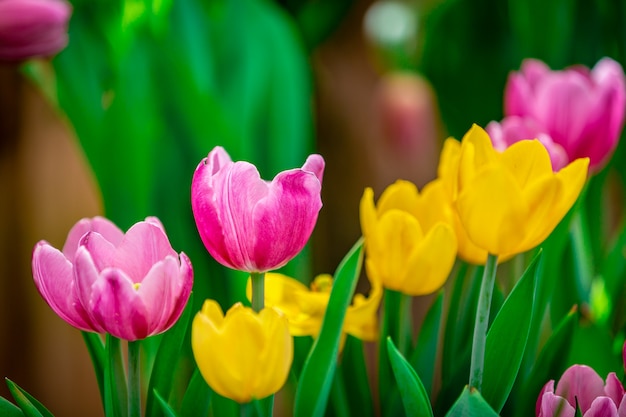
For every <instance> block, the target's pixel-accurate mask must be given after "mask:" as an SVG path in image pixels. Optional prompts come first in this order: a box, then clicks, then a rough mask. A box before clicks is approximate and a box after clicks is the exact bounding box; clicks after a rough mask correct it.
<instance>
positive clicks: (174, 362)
mask: <svg viewBox="0 0 626 417" xmlns="http://www.w3.org/2000/svg"><path fill="white" fill-rule="evenodd" d="M192 310H193V293H192V294H191V295H190V297H189V300H188V301H187V306H186V307H185V310H184V311H183V313H182V314H181V316H180V318H179V319H178V322H177V323H176V324H175V325H174V326H173V327H172V328H171V329H170V330H169V331H167V332H166V333H165V334H164V335H163V338H162V339H161V345H160V346H159V350H158V351H157V354H156V358H155V360H154V366H153V367H152V373H151V374H150V383H149V385H148V398H147V400H146V414H145V415H146V416H148V417H154V416H158V415H161V413H159V411H158V410H159V408H158V407H155V406H154V398H153V395H155V394H156V393H159V395H161V396H163V395H165V396H166V398H169V394H170V391H171V390H172V384H173V382H174V378H173V377H172V375H174V374H175V373H176V370H177V368H178V364H179V359H180V351H181V348H182V346H183V341H184V340H185V334H186V333H187V326H188V325H189V320H190V318H191V311H192ZM151 394H152V395H151Z"/></svg>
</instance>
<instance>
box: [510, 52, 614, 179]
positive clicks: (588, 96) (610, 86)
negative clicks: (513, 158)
mask: <svg viewBox="0 0 626 417" xmlns="http://www.w3.org/2000/svg"><path fill="white" fill-rule="evenodd" d="M504 101H505V103H504V110H505V115H506V116H521V117H524V118H531V119H533V120H535V122H537V124H538V125H539V126H540V128H541V129H542V130H543V131H545V132H546V133H547V134H548V135H549V136H550V137H551V138H552V140H553V141H554V142H555V143H557V144H559V145H560V146H562V147H563V149H564V150H565V152H566V153H567V156H568V158H569V160H570V161H573V160H575V159H577V158H583V157H589V159H590V165H589V168H590V170H591V171H594V172H597V171H599V170H600V169H601V168H602V167H603V166H604V165H605V163H606V162H607V161H608V159H609V158H610V156H611V154H612V153H613V151H614V150H615V147H616V146H617V142H618V140H619V137H620V135H621V132H622V127H623V123H624V110H625V105H626V79H625V77H624V71H623V70H622V67H621V65H620V64H619V63H617V62H616V61H614V60H612V59H610V58H603V59H601V60H600V61H599V62H598V63H597V64H596V65H595V67H594V68H593V69H592V70H591V71H590V70H589V69H588V68H586V67H583V66H575V67H570V68H567V69H565V70H563V71H551V70H550V68H548V67H547V66H546V65H545V64H544V63H543V62H541V61H538V60H535V59H527V60H525V61H524V62H523V63H522V67H521V70H520V72H514V73H512V74H511V75H510V76H509V80H508V83H507V86H506V89H505V99H504Z"/></svg>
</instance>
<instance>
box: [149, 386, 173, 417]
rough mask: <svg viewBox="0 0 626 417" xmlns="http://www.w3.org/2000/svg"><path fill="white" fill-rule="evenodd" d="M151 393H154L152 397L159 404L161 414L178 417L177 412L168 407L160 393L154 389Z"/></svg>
mask: <svg viewBox="0 0 626 417" xmlns="http://www.w3.org/2000/svg"><path fill="white" fill-rule="evenodd" d="M153 394H154V398H155V399H156V401H157V402H158V403H159V405H160V406H161V411H163V414H164V415H165V416H166V417H178V414H176V412H175V411H174V410H173V409H172V407H170V405H169V404H168V403H167V401H165V400H164V399H163V397H161V395H160V394H159V393H158V392H157V391H154V392H153Z"/></svg>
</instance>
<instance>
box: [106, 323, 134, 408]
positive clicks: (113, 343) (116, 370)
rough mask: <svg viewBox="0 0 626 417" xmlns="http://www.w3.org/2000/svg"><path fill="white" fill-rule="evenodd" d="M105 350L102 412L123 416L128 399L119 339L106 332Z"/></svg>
mask: <svg viewBox="0 0 626 417" xmlns="http://www.w3.org/2000/svg"><path fill="white" fill-rule="evenodd" d="M105 350H106V356H107V360H106V363H105V367H104V399H105V401H104V414H105V415H106V416H107V417H123V416H125V415H126V414H127V412H128V409H127V405H128V400H127V392H126V376H125V373H124V372H125V371H124V363H123V356H122V349H121V343H120V339H118V338H117V337H114V336H111V335H110V334H107V335H106V346H105Z"/></svg>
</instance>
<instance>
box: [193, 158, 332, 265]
mask: <svg viewBox="0 0 626 417" xmlns="http://www.w3.org/2000/svg"><path fill="white" fill-rule="evenodd" d="M323 172H324V159H323V158H322V157H321V156H320V155H311V156H309V157H308V158H307V160H306V162H305V163H304V165H303V166H302V168H301V169H292V170H288V171H283V172H280V173H279V174H278V175H276V177H274V179H273V180H272V181H271V182H270V181H264V180H262V179H261V177H260V175H259V172H258V171H257V169H256V167H255V166H254V165H252V164H250V163H248V162H241V161H239V162H233V161H232V160H231V159H230V156H229V155H228V154H227V153H226V151H225V150H224V149H223V148H221V147H219V146H218V147H215V148H214V149H213V150H212V151H211V152H210V153H209V155H208V156H207V157H206V158H204V159H203V160H202V162H200V164H199V165H198V167H197V168H196V172H195V173H194V176H193V182H192V185H191V207H192V209H193V214H194V217H195V219H196V225H197V227H198V231H199V232H200V237H201V238H202V241H203V242H204V245H205V246H206V248H207V250H208V251H209V253H210V254H211V256H213V257H214V258H215V259H216V260H217V261H218V262H220V263H221V264H222V265H225V266H227V267H230V268H233V269H237V270H240V271H247V272H266V271H269V270H273V269H277V268H280V267H281V266H283V265H285V264H286V263H287V262H288V261H289V260H291V259H292V258H293V257H294V256H296V255H297V254H298V252H300V251H301V250H302V248H303V247H304V245H305V244H306V243H307V241H308V240H309V237H310V236H311V232H312V231H313V228H314V227H315V223H316V221H317V215H318V213H319V211H320V209H321V207H322V200H321V197H320V193H321V188H322V175H323Z"/></svg>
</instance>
